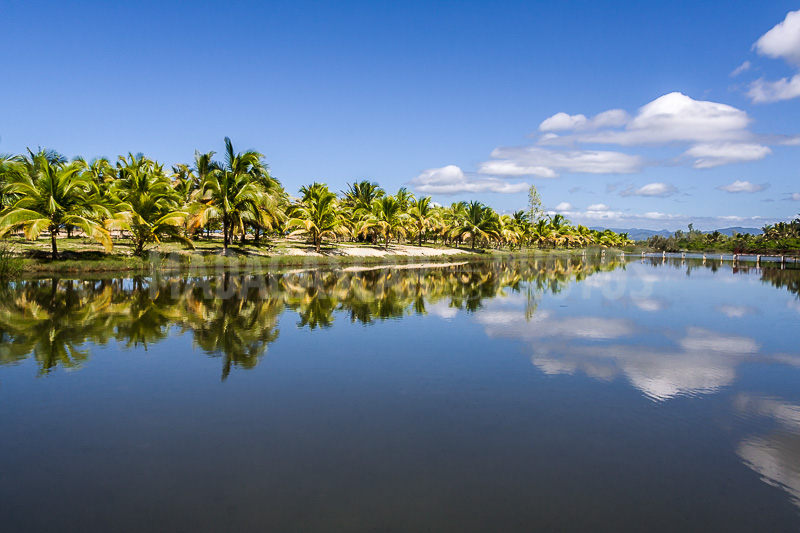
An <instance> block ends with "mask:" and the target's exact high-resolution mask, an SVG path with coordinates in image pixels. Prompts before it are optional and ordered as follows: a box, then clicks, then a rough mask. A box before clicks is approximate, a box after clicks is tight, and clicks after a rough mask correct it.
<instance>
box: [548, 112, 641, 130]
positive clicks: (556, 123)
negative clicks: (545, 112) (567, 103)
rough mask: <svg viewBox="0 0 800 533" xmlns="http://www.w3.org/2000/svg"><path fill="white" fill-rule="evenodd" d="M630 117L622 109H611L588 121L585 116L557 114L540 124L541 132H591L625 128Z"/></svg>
mask: <svg viewBox="0 0 800 533" xmlns="http://www.w3.org/2000/svg"><path fill="white" fill-rule="evenodd" d="M628 120H630V117H629V116H628V113H626V112H625V111H624V110H622V109H610V110H608V111H603V112H602V113H600V114H598V115H595V116H594V117H592V118H591V119H587V118H586V116H585V115H568V114H567V113H556V114H555V115H553V116H552V117H549V118H546V119H545V120H544V121H542V123H541V124H539V131H542V132H552V131H572V130H591V129H597V128H606V127H614V126H624V125H625V124H627V122H628Z"/></svg>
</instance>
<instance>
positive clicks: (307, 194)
mask: <svg viewBox="0 0 800 533" xmlns="http://www.w3.org/2000/svg"><path fill="white" fill-rule="evenodd" d="M300 193H301V194H302V195H303V198H302V199H301V200H300V202H299V203H297V204H296V205H294V206H293V207H292V208H291V218H290V219H289V221H288V222H287V224H286V226H287V228H289V229H291V228H298V229H296V230H294V231H293V232H292V233H291V234H292V235H295V234H306V235H309V236H310V237H311V240H312V242H313V243H314V249H315V250H316V252H317V253H319V250H320V246H321V245H322V239H323V237H326V236H336V235H346V234H347V233H348V230H347V227H346V226H345V218H344V215H343V214H342V213H341V211H339V209H338V202H337V200H336V194H334V193H333V192H331V191H330V189H328V186H327V185H325V184H324V183H316V182H314V183H313V184H312V185H310V186H307V187H303V188H301V189H300Z"/></svg>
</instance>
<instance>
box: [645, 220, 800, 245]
mask: <svg viewBox="0 0 800 533" xmlns="http://www.w3.org/2000/svg"><path fill="white" fill-rule="evenodd" d="M761 231H762V234H761V235H751V234H750V233H736V232H734V234H733V235H732V236H728V235H725V234H724V233H720V232H719V231H714V232H710V233H704V232H702V231H699V230H696V229H694V227H693V226H692V224H689V231H688V232H684V231H681V230H678V231H676V232H675V233H674V234H672V235H670V236H669V237H665V236H663V235H654V236H652V237H650V238H649V239H648V240H647V245H648V246H649V247H650V248H652V249H654V250H656V251H659V252H661V251H664V252H680V251H686V252H708V251H724V252H731V253H737V254H751V253H781V254H786V253H790V254H791V253H797V252H798V251H800V217H798V218H796V219H794V220H792V221H791V222H778V223H777V224H774V225H773V224H767V225H766V226H764V227H763V228H761Z"/></svg>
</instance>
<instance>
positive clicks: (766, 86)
mask: <svg viewBox="0 0 800 533" xmlns="http://www.w3.org/2000/svg"><path fill="white" fill-rule="evenodd" d="M747 96H748V97H750V99H751V100H753V102H755V103H758V104H763V103H769V102H780V101H782V100H791V99H792V98H797V97H798V96H800V74H795V75H794V76H792V78H791V79H787V78H781V79H779V80H778V81H766V80H764V79H758V80H756V81H754V82H753V83H751V84H750V90H749V91H747Z"/></svg>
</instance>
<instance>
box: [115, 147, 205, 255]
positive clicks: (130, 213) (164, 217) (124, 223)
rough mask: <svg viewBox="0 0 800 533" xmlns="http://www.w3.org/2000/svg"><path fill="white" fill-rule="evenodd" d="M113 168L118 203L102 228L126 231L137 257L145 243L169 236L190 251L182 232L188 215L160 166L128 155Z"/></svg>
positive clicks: (145, 159) (141, 156) (139, 157)
mask: <svg viewBox="0 0 800 533" xmlns="http://www.w3.org/2000/svg"><path fill="white" fill-rule="evenodd" d="M117 168H118V169H119V179H118V180H117V181H116V182H115V189H116V192H117V195H118V198H119V200H120V203H119V205H118V206H117V213H115V215H114V217H112V218H111V219H109V220H107V221H106V227H107V228H109V229H125V230H128V231H130V232H131V235H132V238H133V242H134V245H135V250H134V255H141V254H142V252H143V251H144V247H145V245H146V244H148V243H150V242H160V241H159V236H162V237H163V236H169V237H171V238H173V239H177V240H179V241H181V242H183V243H184V244H186V245H187V246H189V247H192V248H193V247H194V245H193V244H192V242H191V241H190V240H189V239H187V238H185V237H184V236H183V231H182V227H183V223H184V221H185V220H186V217H187V216H188V214H187V213H186V212H185V211H181V210H180V209H179V205H180V204H179V197H178V193H177V192H176V191H175V189H174V188H173V187H172V183H171V182H170V180H169V178H168V177H167V176H166V175H165V174H164V172H163V170H162V167H161V165H159V164H158V163H156V162H155V161H152V160H150V159H147V158H146V157H144V156H143V155H141V154H138V155H137V156H134V155H133V154H128V159H125V158H123V157H120V158H119V162H118V163H117Z"/></svg>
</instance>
